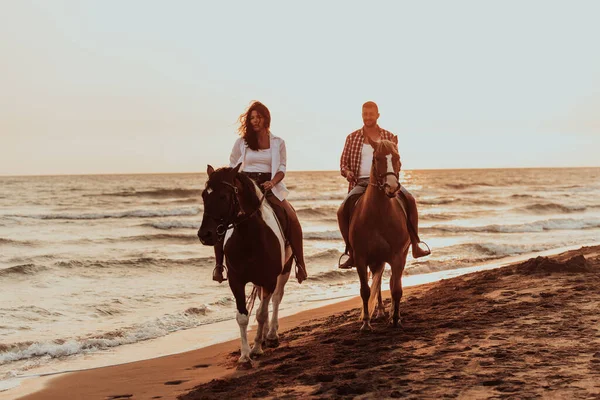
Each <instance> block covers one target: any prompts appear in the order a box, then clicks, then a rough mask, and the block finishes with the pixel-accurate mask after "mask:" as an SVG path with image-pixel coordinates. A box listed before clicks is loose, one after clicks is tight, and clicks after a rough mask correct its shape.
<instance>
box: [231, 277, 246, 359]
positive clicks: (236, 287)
mask: <svg viewBox="0 0 600 400" xmlns="http://www.w3.org/2000/svg"><path fill="white" fill-rule="evenodd" d="M229 287H230V288H231V292H232V293H233V296H234V297H235V304H236V307H237V315H236V317H235V320H236V321H237V323H238V326H239V327H240V338H241V340H242V347H241V349H240V353H241V355H240V359H239V360H238V362H239V363H246V362H249V361H250V345H249V344H248V322H249V320H250V316H249V315H248V309H247V308H246V295H245V293H244V284H243V283H239V282H234V281H233V280H231V279H230V280H229Z"/></svg>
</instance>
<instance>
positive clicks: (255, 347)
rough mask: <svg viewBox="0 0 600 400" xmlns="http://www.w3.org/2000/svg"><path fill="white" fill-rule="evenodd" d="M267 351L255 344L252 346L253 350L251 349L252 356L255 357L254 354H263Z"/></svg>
mask: <svg viewBox="0 0 600 400" xmlns="http://www.w3.org/2000/svg"><path fill="white" fill-rule="evenodd" d="M264 353H265V352H264V351H263V349H262V348H260V347H257V346H254V347H253V348H252V350H250V357H254V356H262V355H263V354H264Z"/></svg>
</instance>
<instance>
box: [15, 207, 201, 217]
mask: <svg viewBox="0 0 600 400" xmlns="http://www.w3.org/2000/svg"><path fill="white" fill-rule="evenodd" d="M199 213H200V208H199V207H186V208H175V209H170V210H128V211H114V212H101V213H81V214H38V215H10V216H11V217H22V218H35V219H49V220H55V219H56V220H57V219H64V220H80V219H81V220H90V219H107V218H151V217H174V216H183V215H198V214H199Z"/></svg>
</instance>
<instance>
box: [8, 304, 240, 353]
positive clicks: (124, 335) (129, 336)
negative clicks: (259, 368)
mask: <svg viewBox="0 0 600 400" xmlns="http://www.w3.org/2000/svg"><path fill="white" fill-rule="evenodd" d="M209 312H210V308H209V307H208V306H206V305H204V306H201V307H193V308H188V309H187V310H185V311H183V312H181V313H177V314H167V315H163V316H162V317H159V318H156V319H155V320H153V321H149V322H146V323H143V324H138V325H134V326H131V327H127V328H121V329H118V330H115V331H110V332H105V333H102V334H99V335H93V336H88V337H80V338H76V339H71V338H69V339H57V340H55V341H52V342H34V343H32V342H24V343H15V344H12V345H3V346H2V349H0V350H1V351H2V352H0V365H3V364H7V363H10V362H14V361H18V360H25V359H30V358H34V357H50V358H60V357H66V356H71V355H75V354H87V353H93V352H96V351H99V350H105V349H109V348H112V347H116V346H121V345H124V344H132V343H137V342H141V341H144V340H149V339H155V338H158V337H161V336H165V335H167V334H169V333H171V332H175V331H179V330H183V329H190V328H195V327H197V326H200V325H203V324H205V323H209V322H216V321H210V320H208V321H207V320H206V315H207V314H208V313H209ZM232 318H233V317H232Z"/></svg>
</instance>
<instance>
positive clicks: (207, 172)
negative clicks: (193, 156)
mask: <svg viewBox="0 0 600 400" xmlns="http://www.w3.org/2000/svg"><path fill="white" fill-rule="evenodd" d="M213 172H215V169H214V168H213V167H212V165H210V164H208V165H207V166H206V174H207V175H208V176H211V175H212V173H213Z"/></svg>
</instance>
